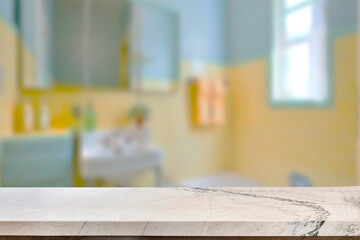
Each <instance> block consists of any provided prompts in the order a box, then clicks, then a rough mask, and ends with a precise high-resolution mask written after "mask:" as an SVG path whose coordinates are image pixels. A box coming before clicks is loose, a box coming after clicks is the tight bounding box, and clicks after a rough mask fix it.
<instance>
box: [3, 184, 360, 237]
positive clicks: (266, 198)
mask: <svg viewBox="0 0 360 240" xmlns="http://www.w3.org/2000/svg"><path fill="white" fill-rule="evenodd" d="M0 235H18V236H21V235H35V236H36V235H42V236H75V235H81V236H316V235H317V236H360V187H348V188H296V189H295V188H293V189H292V188H216V189H188V188H146V189H144V188H102V189H98V188H77V189H75V188H68V189H65V188H52V189H49V188H1V189H0Z"/></svg>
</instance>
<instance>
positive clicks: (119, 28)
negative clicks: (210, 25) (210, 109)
mask: <svg viewBox="0 0 360 240" xmlns="http://www.w3.org/2000/svg"><path fill="white" fill-rule="evenodd" d="M16 16H17V23H18V27H19V33H20V36H21V38H20V39H21V41H23V42H25V44H19V69H20V70H21V71H20V72H21V73H20V82H21V83H22V86H23V87H24V88H25V89H48V88H51V87H52V88H55V87H60V89H62V88H68V87H71V88H74V87H76V88H104V89H123V90H136V91H143V90H146V91H147V90H155V91H169V90H173V89H175V86H176V81H177V79H178V78H179V74H178V68H179V53H178V52H179V46H178V31H179V26H178V24H179V23H178V17H177V14H176V13H174V12H172V11H170V10H167V9H165V8H163V7H160V6H156V5H152V4H147V3H142V2H139V1H125V0H102V1H92V0H87V1H84V0H34V1H21V0H20V1H18V4H17V14H16Z"/></svg>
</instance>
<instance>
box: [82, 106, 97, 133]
mask: <svg viewBox="0 0 360 240" xmlns="http://www.w3.org/2000/svg"><path fill="white" fill-rule="evenodd" d="M83 127H84V129H85V130H86V131H93V130H95V129H96V113H95V110H94V107H93V105H92V104H91V102H89V103H88V106H87V108H86V110H85V114H84V122H83Z"/></svg>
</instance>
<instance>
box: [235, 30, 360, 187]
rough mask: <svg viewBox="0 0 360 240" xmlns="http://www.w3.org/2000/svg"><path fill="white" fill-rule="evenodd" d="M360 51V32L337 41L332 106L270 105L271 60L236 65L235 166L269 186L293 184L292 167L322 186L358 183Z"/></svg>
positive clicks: (293, 170) (335, 45)
mask: <svg viewBox="0 0 360 240" xmlns="http://www.w3.org/2000/svg"><path fill="white" fill-rule="evenodd" d="M356 54H357V37H356V36H348V37H344V38H341V39H338V40H337V41H336V42H335V44H334V58H335V60H334V64H335V66H334V69H333V71H334V73H333V75H334V79H335V86H334V89H335V99H334V100H335V101H334V105H333V106H331V107H328V108H313V109H311V108H272V107H269V104H268V102H267V81H268V76H269V74H268V64H269V63H268V61H267V60H266V59H259V60H257V61H252V62H249V63H246V64H242V65H238V66H234V67H232V68H230V69H229V72H228V78H229V79H230V84H231V87H230V88H229V89H232V92H231V99H232V100H231V109H232V112H233V113H234V115H233V121H234V123H233V132H234V133H235V138H234V144H235V146H234V148H233V149H234V162H233V164H234V165H233V167H234V168H235V169H237V170H238V171H239V172H240V173H242V174H244V175H245V176H248V177H250V178H253V179H256V180H258V181H260V182H264V183H266V184H268V185H276V186H286V185H288V178H289V175H290V174H291V173H292V172H300V173H303V174H306V175H308V176H309V177H310V178H311V179H312V181H313V184H314V185H316V186H328V185H332V186H339V185H354V184H356V142H357V107H358V105H357V101H358V100H357V94H358V92H357V66H356V59H357V55H356Z"/></svg>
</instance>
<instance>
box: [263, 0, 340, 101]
mask: <svg viewBox="0 0 360 240" xmlns="http://www.w3.org/2000/svg"><path fill="white" fill-rule="evenodd" d="M311 4H313V5H314V10H315V11H321V14H320V16H319V18H320V21H322V23H321V31H320V32H317V34H313V33H314V32H316V31H314V29H311V32H310V35H309V36H301V37H299V38H296V39H295V40H292V41H288V42H291V43H290V44H289V43H287V46H286V47H287V48H289V46H291V45H296V44H299V43H301V42H309V43H310V47H312V44H311V43H314V42H315V40H314V39H312V40H310V39H311V38H315V37H316V38H318V39H317V43H318V44H320V46H321V48H320V50H319V51H320V52H319V54H316V56H317V57H318V58H319V59H318V61H319V63H320V65H321V66H320V67H321V68H322V70H319V72H321V76H322V77H321V80H320V81H323V83H322V85H323V89H322V90H323V94H324V95H323V96H324V97H323V99H321V100H315V99H296V98H293V99H291V98H281V97H278V96H276V95H277V94H281V93H279V91H281V87H282V86H279V85H281V84H282V83H281V82H282V81H283V78H282V77H279V73H282V67H281V64H282V61H283V59H282V58H283V57H282V56H281V55H283V54H284V52H285V49H286V48H285V44H284V43H285V42H286V41H285V40H284V39H285V33H284V31H285V24H286V22H285V18H286V16H287V15H288V14H290V13H292V12H295V11H297V10H300V9H302V8H304V7H306V6H308V5H311ZM316 20H317V21H319V19H316ZM272 26H273V44H272V47H273V50H272V53H271V57H270V64H269V66H268V72H269V81H268V102H269V105H270V106H272V107H309V108H311V107H330V106H332V105H333V92H334V91H333V80H332V79H331V78H330V76H331V75H330V72H329V69H330V68H329V66H330V65H331V64H332V62H330V61H331V58H329V57H328V55H329V54H330V53H331V52H330V51H329V50H330V49H329V45H330V44H329V43H328V38H327V21H326V3H325V0H305V1H304V2H303V3H299V4H297V5H295V6H293V7H290V8H289V9H287V10H286V6H285V0H273V22H272ZM311 66H312V64H311V62H310V67H311ZM310 71H311V70H310ZM310 73H311V72H310ZM276 85H277V86H276Z"/></svg>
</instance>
